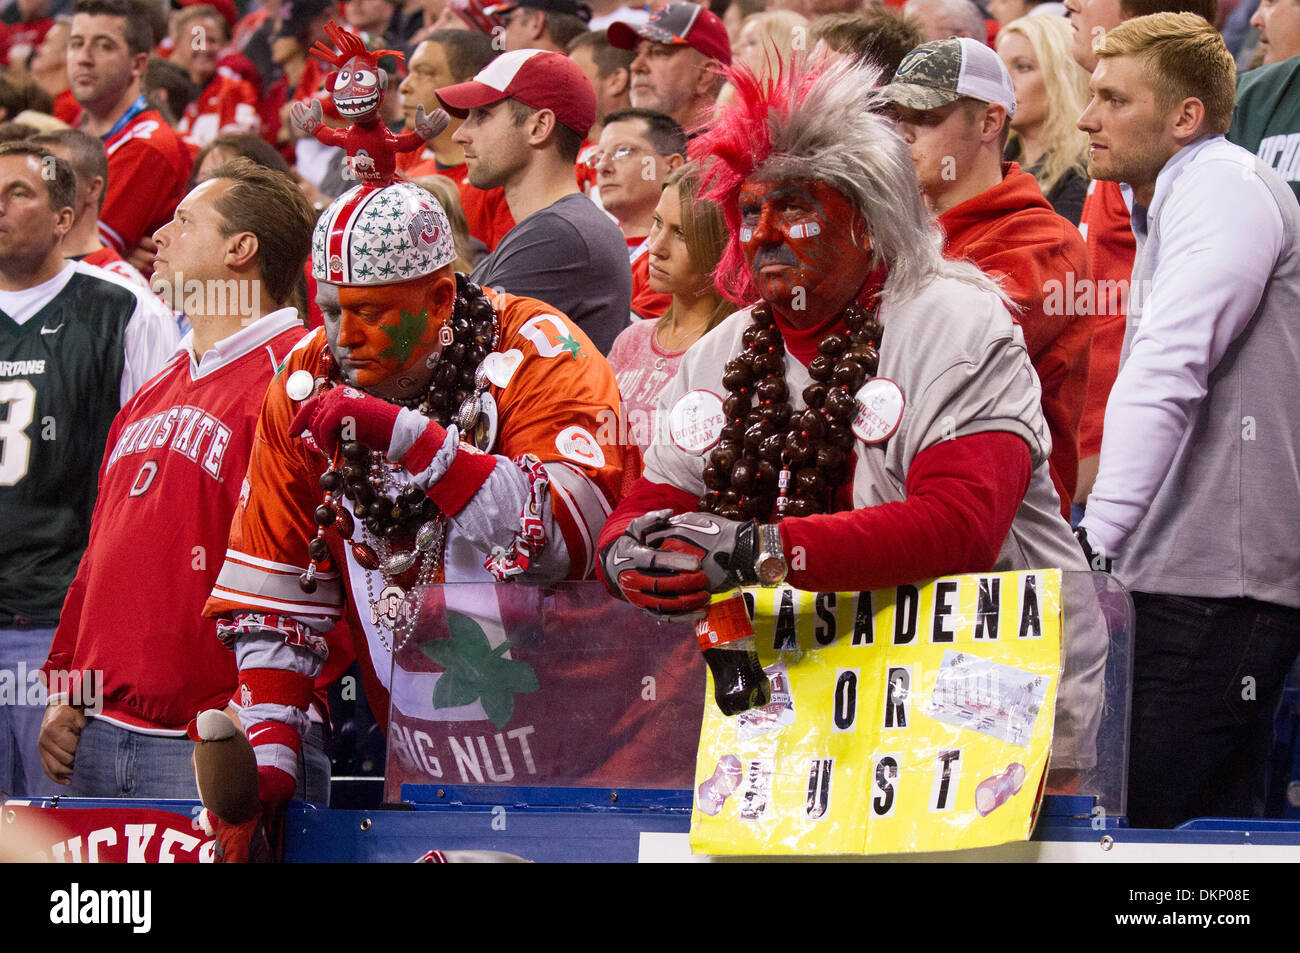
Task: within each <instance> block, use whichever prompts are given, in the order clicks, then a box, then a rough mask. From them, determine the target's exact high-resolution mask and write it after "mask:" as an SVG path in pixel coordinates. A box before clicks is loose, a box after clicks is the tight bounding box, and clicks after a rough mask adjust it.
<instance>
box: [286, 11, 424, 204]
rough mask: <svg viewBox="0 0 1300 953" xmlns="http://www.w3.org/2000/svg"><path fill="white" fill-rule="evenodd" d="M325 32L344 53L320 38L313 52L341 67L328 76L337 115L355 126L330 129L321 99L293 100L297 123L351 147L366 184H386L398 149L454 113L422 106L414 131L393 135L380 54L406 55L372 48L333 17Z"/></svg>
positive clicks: (356, 172) (351, 163) (351, 164)
mask: <svg viewBox="0 0 1300 953" xmlns="http://www.w3.org/2000/svg"><path fill="white" fill-rule="evenodd" d="M325 31H326V32H327V33H328V34H329V36H330V39H332V40H333V41H334V43H335V45H336V46H338V48H339V52H337V53H336V52H334V51H333V50H331V49H330V48H329V47H327V46H325V45H324V44H323V43H317V44H316V45H315V46H313V47H312V49H311V52H312V53H313V54H314V55H315V56H316V57H318V58H319V59H321V60H324V61H325V62H326V63H329V64H330V65H331V66H334V67H337V68H338V72H337V73H334V74H333V75H332V76H331V77H330V78H329V80H328V87H329V91H330V98H331V100H332V101H333V103H334V108H335V109H336V110H337V111H338V114H339V115H340V116H341V117H343V118H344V119H350V120H351V121H352V125H351V126H349V127H348V128H347V129H331V128H330V127H329V126H327V125H325V118H324V115H323V111H322V109H321V104H320V100H318V99H313V100H312V102H311V105H310V106H308V105H307V103H304V102H297V103H294V104H293V109H292V115H293V123H294V125H295V126H297V127H298V129H300V130H301V131H302V132H303V133H304V134H306V135H311V136H315V137H316V139H317V141H319V142H321V143H323V144H324V145H327V146H343V147H344V148H345V149H347V153H348V168H349V169H351V170H352V175H353V177H354V178H356V179H359V180H360V181H361V182H362V183H363V184H367V185H381V186H382V185H387V184H389V183H390V182H392V181H393V173H394V171H396V168H397V161H396V154H397V153H398V152H410V151H411V150H413V149H418V148H420V147H421V146H422V145H424V143H426V142H428V141H429V140H430V139H432V138H433V137H434V136H436V135H438V133H440V132H442V130H443V129H445V128H446V126H447V123H448V122H449V121H450V118H449V117H448V116H447V114H446V113H445V112H443V111H442V110H441V109H438V110H435V111H434V113H433V114H432V115H426V114H425V112H424V107H423V106H421V107H420V108H419V109H418V110H416V113H415V131H413V132H404V133H402V134H400V135H394V134H393V133H392V132H390V131H389V129H388V127H387V126H385V125H384V123H383V121H382V120H381V119H380V115H379V112H380V106H381V105H382V104H383V101H384V93H385V91H386V90H387V89H388V71H387V70H383V69H380V67H379V58H380V57H381V56H394V57H396V58H397V59H398V61H399V62H400V61H401V60H402V54H401V53H399V52H397V51H396V50H374V51H371V50H368V49H366V45H365V43H363V42H362V41H361V38H360V37H359V36H357V35H356V34H355V33H352V32H350V31H348V30H345V29H343V27H341V26H339V25H338V24H337V23H335V22H334V21H332V20H331V21H330V23H329V25H328V26H326V27H325Z"/></svg>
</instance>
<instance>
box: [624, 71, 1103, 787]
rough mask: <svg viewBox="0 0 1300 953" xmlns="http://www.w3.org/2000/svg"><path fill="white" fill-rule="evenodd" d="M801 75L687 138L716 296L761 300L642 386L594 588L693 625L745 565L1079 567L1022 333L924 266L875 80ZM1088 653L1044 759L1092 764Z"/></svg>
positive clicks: (1077, 660)
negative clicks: (642, 429) (661, 384)
mask: <svg viewBox="0 0 1300 953" xmlns="http://www.w3.org/2000/svg"><path fill="white" fill-rule="evenodd" d="M814 69H815V70H818V72H817V73H815V74H814V75H812V76H805V75H800V74H799V73H796V74H795V75H794V76H793V77H791V78H788V79H787V81H786V83H779V82H777V81H767V82H770V83H771V85H766V84H765V85H763V86H760V85H758V84H757V82H756V81H755V80H754V79H753V77H752V76H749V75H747V74H744V73H736V74H734V75H732V76H731V77H730V78H731V81H732V82H733V83H734V84H735V88H736V100H735V105H734V106H733V107H731V108H729V109H727V110H725V111H724V112H722V113H721V114H720V116H719V118H718V120H717V121H716V122H715V124H714V125H713V127H712V128H711V129H710V130H709V132H708V133H706V134H705V135H704V136H703V137H701V138H700V139H699V140H697V142H698V149H699V157H700V158H701V159H702V161H704V162H706V163H709V164H708V165H707V166H706V168H707V170H708V171H707V173H706V175H708V177H709V178H708V179H707V180H706V181H709V182H711V187H710V188H709V189H708V190H707V191H706V192H704V193H703V194H705V195H706V196H707V197H709V198H712V199H713V200H715V201H718V202H719V203H720V204H721V205H722V207H723V209H724V211H725V212H726V215H727V219H728V225H729V226H730V228H731V229H732V236H731V241H730V243H729V245H728V247H727V250H726V252H725V254H724V256H723V259H722V263H721V264H720V266H719V270H718V273H717V275H718V279H719V282H720V287H721V288H722V289H723V290H724V292H726V293H727V294H728V295H729V296H731V297H732V298H733V300H737V301H754V300H756V299H761V301H760V302H759V304H757V305H756V306H754V307H752V308H746V309H744V310H742V311H739V312H738V313H736V314H734V315H732V316H731V317H730V318H728V319H727V320H725V321H723V322H722V324H720V325H719V326H718V327H716V328H714V330H713V331H711V332H710V333H709V334H708V335H706V336H705V337H704V338H702V339H701V340H700V341H698V342H697V343H696V344H695V346H694V347H692V348H691V350H690V351H689V352H687V354H686V356H685V357H684V358H683V359H682V363H681V365H680V366H679V369H678V372H677V377H676V378H675V380H674V381H673V383H671V384H670V385H669V386H668V387H667V389H666V390H665V391H664V393H663V395H662V397H661V398H660V409H659V413H660V415H661V416H662V417H664V418H666V419H668V421H669V425H668V428H667V429H668V438H667V439H661V440H659V441H658V442H656V443H654V444H652V445H651V446H650V448H649V449H648V450H647V451H646V471H645V473H644V475H643V477H642V479H641V480H640V481H639V482H638V483H637V484H636V485H635V486H634V487H633V488H632V490H631V491H630V493H629V494H628V496H626V497H625V498H624V499H623V501H622V502H621V503H620V505H619V507H618V509H616V510H615V511H614V514H613V515H612V516H611V517H610V519H609V521H608V522H607V523H606V524H605V529H604V530H603V531H602V533H601V537H600V548H601V554H602V555H601V560H602V561H601V566H602V569H603V570H604V578H605V581H606V585H607V586H608V587H609V589H610V591H611V592H613V593H615V594H616V595H619V596H621V597H623V598H625V599H627V600H628V601H629V602H631V603H633V604H634V605H638V606H640V607H642V608H644V609H646V610H647V611H649V612H652V613H655V614H660V615H665V616H688V615H696V616H698V615H699V614H700V613H701V612H702V610H703V609H704V608H705V607H706V606H707V605H708V602H709V596H710V594H711V593H717V592H722V591H725V590H727V589H730V588H733V587H735V586H738V585H753V584H756V583H757V582H759V581H760V578H761V579H762V581H763V582H765V583H768V584H771V583H774V582H778V581H781V580H782V579H785V580H786V581H788V582H789V583H790V584H791V585H794V586H796V587H798V588H800V589H808V590H817V591H845V590H871V589H879V588H885V587H891V586H896V585H899V584H902V583H910V582H915V581H917V580H924V579H929V578H932V577H935V576H942V575H948V574H952V573H965V572H982V571H988V570H1014V569H1027V568H1031V567H1033V568H1041V567H1048V566H1056V567H1062V568H1065V569H1079V570H1081V569H1084V568H1085V566H1084V563H1083V561H1082V560H1081V559H1080V558H1079V557H1078V554H1077V553H1076V552H1075V551H1074V547H1073V545H1072V542H1071V536H1070V530H1069V526H1068V525H1067V524H1066V522H1065V521H1064V520H1063V519H1062V518H1061V514H1060V508H1059V502H1058V500H1057V496H1056V493H1055V491H1054V489H1053V487H1052V481H1051V477H1050V474H1049V472H1048V462H1047V460H1048V454H1049V451H1050V446H1051V443H1050V438H1049V436H1048V432H1047V426H1046V423H1045V422H1044V420H1043V414H1042V410H1041V406H1040V403H1041V392H1040V389H1039V385H1038V378H1037V376H1036V375H1035V374H1034V371H1033V367H1032V366H1031V364H1030V363H1029V358H1028V355H1027V354H1026V351H1025V341H1024V335H1023V333H1022V332H1021V329H1020V328H1019V327H1018V326H1017V325H1016V324H1015V322H1013V321H1012V319H1011V316H1010V314H1009V313H1008V311H1007V308H1006V305H1005V303H1004V300H1003V298H1002V297H1001V296H1000V294H999V292H998V290H997V289H996V287H995V286H994V285H993V283H992V282H991V281H990V280H989V279H988V278H986V277H985V276H984V275H982V274H981V273H980V272H979V271H977V270H976V269H975V268H974V267H973V266H972V265H969V264H966V263H958V262H951V261H946V260H944V259H943V257H942V255H941V253H940V244H941V243H940V237H939V235H938V233H937V232H936V231H935V229H934V227H933V226H932V225H931V223H930V220H929V216H928V215H927V212H926V209H925V207H924V205H923V204H922V200H921V195H920V190H919V189H918V188H917V182H916V177H915V174H914V172H913V167H912V162H911V160H910V159H909V156H908V151H907V146H906V144H905V143H904V142H903V140H902V138H901V137H900V136H899V135H898V134H897V132H896V131H895V130H894V128H893V127H892V125H891V124H890V122H889V121H888V120H887V119H885V118H884V117H882V116H880V115H878V110H879V107H880V106H881V104H882V101H881V99H880V97H879V95H878V94H877V93H874V92H872V87H874V86H875V85H876V79H877V77H876V75H875V71H874V70H870V69H866V68H862V67H858V66H854V65H851V64H848V63H838V64H835V65H833V66H816V67H814ZM792 90H794V91H796V92H792ZM715 420H716V421H718V424H717V425H714V426H710V425H706V426H703V427H701V426H699V425H698V422H699V421H715ZM690 421H696V422H697V425H695V426H692V425H691V424H690V423H689V422H690ZM1104 656H1105V642H1104V632H1100V631H1097V632H1089V633H1088V634H1087V635H1086V636H1085V637H1083V638H1080V639H1078V640H1077V641H1074V642H1072V643H1071V644H1070V645H1069V646H1068V647H1067V660H1066V673H1065V676H1064V678H1063V682H1062V691H1061V695H1060V699H1059V702H1060V704H1059V706H1058V722H1057V736H1056V745H1057V746H1056V750H1055V751H1054V752H1053V768H1054V769H1058V770H1059V769H1066V770H1079V769H1083V768H1087V767H1089V766H1090V765H1091V763H1092V762H1093V760H1094V759H1095V751H1094V750H1093V745H1094V739H1095V731H1096V725H1097V720H1096V719H1097V718H1098V717H1099V708H1098V703H1099V701H1100V685H1101V677H1102V665H1103V660H1104Z"/></svg>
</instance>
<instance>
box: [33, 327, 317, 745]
mask: <svg viewBox="0 0 1300 953" xmlns="http://www.w3.org/2000/svg"><path fill="white" fill-rule="evenodd" d="M250 332H251V333H250ZM302 336H303V327H302V324H301V323H300V322H299V321H298V319H297V315H296V313H295V312H294V311H293V310H291V309H284V310H281V311H278V312H275V313H274V314H271V315H267V316H266V317H264V318H262V319H261V320H260V321H259V322H257V323H256V324H254V325H250V326H249V327H248V328H245V329H244V330H243V331H240V332H238V335H236V336H233V337H232V338H227V339H226V340H225V341H222V342H219V344H218V355H219V356H221V355H220V350H221V348H222V347H223V346H227V347H229V348H230V351H231V353H229V354H228V355H224V356H222V357H223V359H221V360H219V361H217V362H214V363H213V364H212V365H211V366H210V367H209V368H207V369H205V370H203V371H201V374H200V376H199V377H198V378H197V379H195V377H194V376H193V372H192V370H191V366H192V361H193V358H192V357H191V355H190V350H189V348H188V347H187V346H183V347H182V349H181V350H179V351H178V352H177V354H176V355H175V356H174V357H173V358H172V360H171V361H170V362H169V363H168V364H167V366H166V367H165V368H164V369H163V370H162V371H161V372H160V373H159V374H158V375H157V376H156V377H154V378H153V379H152V380H150V381H149V382H148V383H147V384H145V385H144V386H143V387H142V388H141V389H140V390H139V391H138V392H137V393H136V395H135V396H134V397H132V398H131V400H130V401H129V402H128V403H127V404H126V406H124V407H123V408H122V410H121V412H120V413H119V414H118V415H117V418H116V419H115V420H114V421H113V426H112V429H111V430H110V432H109V437H108V443H107V448H106V451H105V458H104V461H103V463H102V465H101V466H100V471H99V496H98V499H97V501H96V503H95V510H94V515H93V517H92V518H91V524H90V543H89V545H88V546H87V548H86V552H85V555H84V556H83V557H82V560H81V565H80V566H79V567H78V569H77V576H76V579H75V580H74V581H73V583H72V587H71V588H70V589H69V590H68V597H67V600H66V601H65V602H64V605H63V612H62V614H61V615H60V617H59V627H58V630H57V631H56V633H55V636H54V643H53V645H52V646H51V648H50V655H49V661H48V662H46V669H47V670H49V669H54V670H59V671H80V670H96V669H97V670H100V671H102V672H103V699H104V709H103V713H102V717H104V718H106V719H108V720H110V721H113V722H115V723H117V724H120V725H123V726H125V727H128V728H131V729H133V730H138V731H144V732H146V733H157V734H177V733H179V732H182V731H183V730H184V728H185V725H186V723H187V722H188V721H189V720H190V719H191V718H193V717H194V716H195V715H196V714H197V713H198V712H200V711H202V710H203V709H205V708H224V707H225V706H226V704H227V703H228V702H229V700H230V696H231V693H232V692H233V691H234V689H235V674H236V672H235V656H234V654H233V653H231V652H230V651H229V650H228V649H226V648H225V647H223V646H222V644H221V642H220V641H219V640H218V639H217V635H216V627H215V625H214V623H213V622H212V621H211V620H210V619H205V618H203V615H202V609H203V603H204V601H205V600H206V599H207V596H208V593H209V592H211V591H212V585H213V583H214V582H215V581H216V578H217V573H218V571H219V570H220V569H221V564H222V560H223V558H224V554H225V551H226V540H227V538H228V536H229V533H230V519H231V515H232V514H233V513H234V511H235V506H236V505H237V503H238V502H239V491H240V487H241V486H242V485H243V482H244V471H245V470H246V468H247V465H248V457H249V453H250V451H251V449H252V446H253V435H254V432H255V430H256V426H257V417H258V413H259V411H260V410H261V408H262V399H263V395H265V393H266V388H267V385H268V384H269V383H270V381H271V379H272V377H273V375H274V374H275V371H276V368H277V367H280V366H281V365H282V364H283V362H284V360H285V357H286V356H287V355H288V353H289V351H290V349H291V348H292V347H293V346H294V344H296V343H297V342H298V340H299V339H301V338H302ZM209 359H210V360H211V357H210V356H209Z"/></svg>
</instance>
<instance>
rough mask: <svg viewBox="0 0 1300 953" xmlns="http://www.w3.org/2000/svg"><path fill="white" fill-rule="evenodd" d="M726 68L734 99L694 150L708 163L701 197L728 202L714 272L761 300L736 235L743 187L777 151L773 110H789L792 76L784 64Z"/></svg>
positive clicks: (723, 285) (744, 297) (733, 293)
mask: <svg viewBox="0 0 1300 953" xmlns="http://www.w3.org/2000/svg"><path fill="white" fill-rule="evenodd" d="M723 72H724V75H725V76H726V77H727V80H728V81H729V82H730V83H731V87H732V89H733V90H734V91H735V95H734V96H733V98H732V101H731V103H732V104H731V106H729V107H728V108H726V109H723V110H719V111H718V113H717V115H716V116H715V118H714V120H713V122H712V123H711V124H710V125H709V126H707V127H706V129H705V131H704V132H702V133H701V134H700V135H699V136H698V137H697V138H696V139H695V141H694V142H693V143H692V144H691V150H690V151H691V155H692V157H693V158H699V159H700V160H701V165H702V166H703V168H704V174H703V177H702V181H701V188H700V199H701V200H703V201H707V202H716V203H717V204H718V205H719V206H721V207H722V214H723V217H724V218H725V219H726V222H727V231H728V232H729V233H730V237H729V238H728V240H727V247H726V249H724V250H723V252H722V258H721V259H720V260H719V261H718V268H717V271H716V272H715V273H714V274H715V277H716V280H717V285H718V290H719V291H721V292H722V293H723V295H725V296H726V297H727V298H729V299H730V300H732V301H734V302H736V303H737V304H750V303H752V302H754V301H756V300H758V293H757V292H756V291H755V290H754V282H753V279H752V278H751V277H750V274H749V266H748V265H747V264H746V263H745V254H744V252H743V251H742V250H741V248H740V241H739V239H738V238H737V237H736V236H737V234H738V233H739V231H740V209H739V198H740V187H741V186H742V185H743V184H744V182H745V180H746V179H747V178H749V177H750V176H751V175H753V174H754V172H755V171H756V170H757V169H758V168H759V167H760V166H762V165H763V163H764V162H766V161H767V158H768V156H770V155H771V154H772V127H771V125H770V123H769V121H768V120H769V118H770V117H769V114H770V113H771V112H772V111H773V110H775V111H777V112H782V111H785V112H788V111H789V109H790V83H791V79H792V77H791V75H790V73H789V72H787V70H786V69H785V67H784V65H781V67H780V69H778V70H777V72H776V74H775V75H768V76H766V77H765V78H763V79H760V78H759V77H758V76H757V75H755V73H754V71H753V70H751V69H750V68H749V67H748V66H744V65H740V64H737V65H736V66H732V67H731V68H729V69H726V70H724V71H723Z"/></svg>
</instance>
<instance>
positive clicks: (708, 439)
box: [668, 390, 727, 454]
mask: <svg viewBox="0 0 1300 953" xmlns="http://www.w3.org/2000/svg"><path fill="white" fill-rule="evenodd" d="M726 425H727V415H726V414H725V413H723V410H722V398H721V397H719V396H718V395H717V394H715V393H713V391H710V390H693V391H691V392H690V393H688V394H683V395H682V396H681V397H680V398H678V400H677V403H675V404H673V409H672V410H671V411H669V412H668V435H669V436H670V437H672V438H673V443H675V444H677V446H679V447H681V448H682V449H683V450H685V451H686V452H687V453H694V454H701V453H704V452H705V451H706V450H709V449H710V448H711V447H712V446H713V445H714V444H715V443H717V442H718V439H719V438H720V437H721V436H722V428H723V427H725V426H726Z"/></svg>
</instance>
